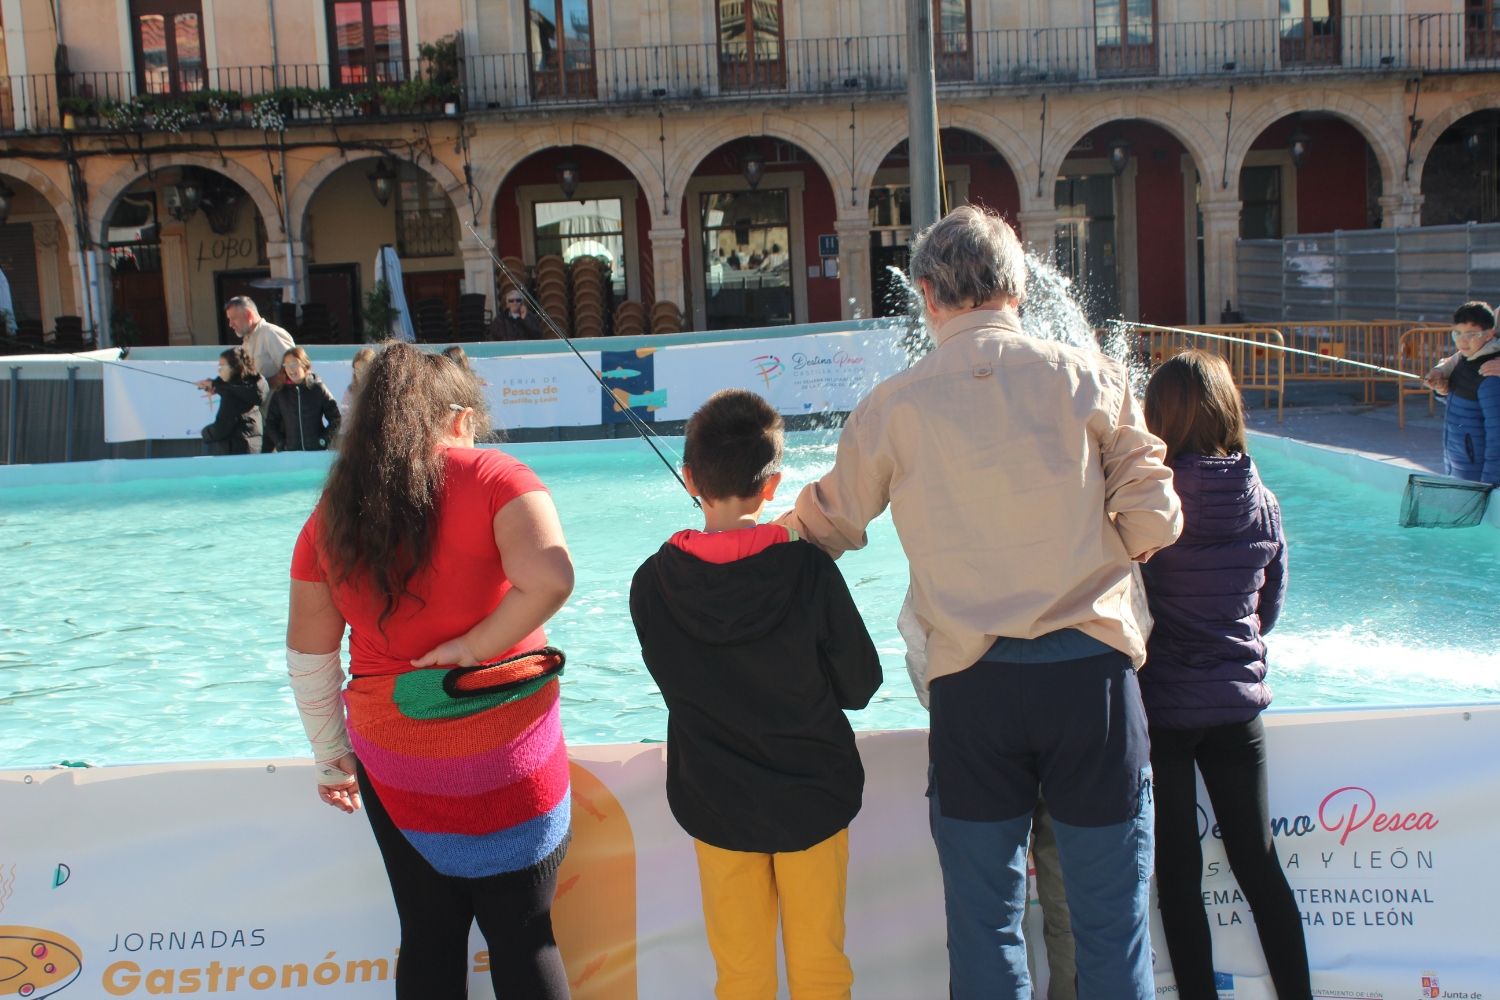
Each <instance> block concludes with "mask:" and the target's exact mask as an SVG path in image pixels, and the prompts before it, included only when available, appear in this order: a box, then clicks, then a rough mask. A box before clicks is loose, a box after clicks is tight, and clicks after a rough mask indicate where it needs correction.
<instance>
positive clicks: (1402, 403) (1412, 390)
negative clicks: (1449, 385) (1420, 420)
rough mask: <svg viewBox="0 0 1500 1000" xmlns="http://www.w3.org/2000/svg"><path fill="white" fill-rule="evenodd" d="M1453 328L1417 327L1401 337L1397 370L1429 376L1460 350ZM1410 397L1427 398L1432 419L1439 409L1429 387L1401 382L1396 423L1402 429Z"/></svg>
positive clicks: (1398, 389) (1411, 382) (1397, 397)
mask: <svg viewBox="0 0 1500 1000" xmlns="http://www.w3.org/2000/svg"><path fill="white" fill-rule="evenodd" d="M1452 329H1453V328H1452V327H1451V326H1415V327H1412V328H1411V329H1409V330H1406V331H1405V332H1404V333H1402V334H1401V340H1400V349H1399V351H1398V361H1399V362H1400V363H1399V364H1397V365H1395V366H1394V367H1397V368H1401V369H1403V370H1405V371H1409V372H1413V373H1415V374H1417V375H1426V374H1427V373H1428V372H1430V371H1432V369H1433V368H1435V367H1437V365H1438V363H1439V362H1440V361H1442V360H1443V359H1444V358H1447V357H1449V356H1450V355H1452V354H1453V353H1454V351H1455V350H1456V348H1455V347H1454V346H1453V338H1452V335H1451V334H1452ZM1407 396H1426V397H1427V414H1428V416H1431V415H1432V414H1433V412H1434V411H1435V409H1436V407H1437V399H1436V397H1435V396H1434V395H1433V393H1432V390H1430V389H1428V388H1427V386H1425V385H1423V384H1422V383H1421V382H1416V381H1411V380H1400V379H1398V380H1397V386H1396V420H1397V423H1399V424H1400V426H1402V427H1405V426H1406V397H1407Z"/></svg>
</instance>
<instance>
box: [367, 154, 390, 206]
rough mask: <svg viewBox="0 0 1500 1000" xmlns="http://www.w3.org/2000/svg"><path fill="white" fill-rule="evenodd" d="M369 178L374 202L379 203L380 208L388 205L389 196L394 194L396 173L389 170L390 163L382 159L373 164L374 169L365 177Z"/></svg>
mask: <svg viewBox="0 0 1500 1000" xmlns="http://www.w3.org/2000/svg"><path fill="white" fill-rule="evenodd" d="M367 176H368V177H369V178H370V190H371V191H372V192H374V194H375V200H376V201H378V202H380V205H381V207H382V208H383V207H385V206H386V205H388V204H390V201H391V195H393V194H395V193H396V171H394V170H392V169H391V165H390V162H389V161H388V160H386V159H385V158H384V157H381V159H380V161H379V162H378V163H376V164H375V169H374V170H373V171H372V172H371V173H369V174H368V175H367Z"/></svg>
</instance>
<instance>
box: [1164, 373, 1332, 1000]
mask: <svg viewBox="0 0 1500 1000" xmlns="http://www.w3.org/2000/svg"><path fill="white" fill-rule="evenodd" d="M1146 424H1147V426H1149V427H1150V428H1151V431H1152V432H1153V433H1155V434H1156V435H1157V436H1158V437H1160V438H1161V439H1162V440H1163V441H1165V442H1166V445H1167V462H1168V464H1169V465H1171V467H1172V472H1173V477H1174V478H1173V486H1174V488H1175V489H1176V490H1177V495H1178V496H1179V497H1181V498H1182V514H1183V521H1184V527H1183V531H1182V537H1181V538H1180V539H1179V540H1178V541H1177V544H1176V545H1173V546H1171V547H1170V548H1166V549H1163V550H1162V551H1160V552H1158V553H1157V554H1156V555H1155V556H1154V557H1152V559H1151V561H1150V562H1148V563H1146V564H1145V565H1144V566H1143V567H1142V572H1143V574H1144V576H1145V581H1146V594H1147V598H1148V600H1149V602H1150V606H1151V615H1152V617H1153V618H1154V619H1155V625H1154V627H1153V629H1152V632H1151V638H1150V640H1149V642H1148V644H1147V647H1146V650H1147V652H1146V666H1145V667H1144V668H1143V669H1142V670H1141V674H1140V681H1141V697H1142V700H1143V701H1144V702H1145V704H1146V717H1147V719H1148V721H1149V723H1150V731H1151V767H1152V769H1153V771H1154V772H1155V778H1156V889H1157V898H1158V901H1159V903H1160V905H1161V920H1162V928H1163V930H1165V932H1166V938H1167V950H1168V952H1169V953H1170V954H1171V958H1172V972H1173V975H1174V976H1175V977H1176V979H1177V990H1178V995H1179V996H1180V997H1182V998H1183V1000H1217V997H1218V995H1219V994H1218V991H1217V989H1216V988H1215V985H1214V964H1213V944H1212V941H1211V939H1210V936H1209V930H1208V914H1207V913H1206V911H1205V909H1204V905H1203V896H1202V874H1203V856H1202V852H1201V850H1200V847H1199V834H1198V831H1199V826H1198V810H1197V806H1198V803H1197V782H1196V780H1195V778H1194V774H1193V766H1194V764H1196V765H1197V767H1198V769H1199V770H1200V771H1202V773H1203V784H1204V787H1205V788H1207V790H1208V797H1209V799H1210V801H1211V802H1212V803H1213V808H1214V815H1215V817H1216V818H1217V820H1218V825H1219V832H1220V835H1221V836H1222V838H1223V841H1224V851H1225V853H1226V854H1227V855H1228V857H1229V865H1230V868H1231V869H1232V870H1233V871H1234V876H1235V879H1236V880H1237V881H1238V882H1239V886H1240V891H1241V892H1243V893H1244V896H1245V900H1246V901H1247V902H1248V903H1249V904H1250V908H1251V910H1253V911H1254V913H1255V927H1256V931H1257V932H1258V933H1259V935H1260V943H1261V949H1262V951H1264V952H1265V956H1266V964H1267V966H1268V967H1269V969H1270V973H1271V981H1272V983H1273V984H1274V985H1275V987H1276V995H1277V997H1278V998H1279V1000H1309V998H1310V997H1311V996H1312V986H1311V983H1310V982H1309V975H1308V967H1307V945H1306V944H1305V942H1304V940H1303V936H1302V918H1301V916H1300V915H1299V914H1298V912H1297V901H1296V898H1295V897H1294V896H1293V895H1292V890H1291V888H1290V887H1289V886H1288V885H1287V881H1286V875H1285V873H1284V872H1283V871H1282V868H1281V863H1280V861H1279V860H1278V859H1277V857H1276V845H1275V843H1274V842H1273V841H1272V838H1271V818H1270V809H1269V805H1268V802H1267V792H1266V744H1265V730H1264V729H1263V728H1262V726H1261V721H1260V713H1261V711H1262V710H1263V709H1264V708H1265V707H1266V706H1267V705H1269V704H1270V703H1271V691H1270V689H1269V688H1268V687H1267V686H1266V644H1265V640H1264V638H1263V636H1264V635H1265V634H1266V633H1267V632H1269V631H1271V628H1272V626H1274V625H1275V624H1276V618H1277V615H1279V614H1280V612H1281V601H1282V598H1283V597H1284V596H1285V595H1286V565H1287V555H1286V539H1285V538H1284V537H1283V536H1282V533H1281V509H1280V507H1279V506H1278V505H1277V503H1276V498H1275V497H1274V496H1273V495H1272V494H1271V491H1270V490H1268V489H1266V488H1265V486H1263V485H1262V484H1261V481H1260V476H1259V475H1257V474H1256V471H1255V463H1253V462H1252V461H1250V456H1249V455H1248V454H1246V447H1245V414H1244V409H1243V407H1242V406H1241V403H1240V393H1239V390H1238V389H1237V388H1236V387H1235V385H1234V381H1233V379H1232V378H1231V376H1230V373H1229V366H1228V365H1227V364H1226V363H1225V362H1224V359H1223V358H1220V357H1218V356H1217V355H1213V354H1207V353H1204V352H1201V351H1188V352H1186V353H1184V354H1180V355H1178V356H1176V357H1174V358H1171V359H1170V360H1168V361H1167V362H1166V363H1165V364H1163V365H1162V366H1161V367H1160V368H1158V369H1157V370H1156V373H1155V374H1154V375H1152V376H1151V382H1150V384H1149V385H1148V386H1147V387H1146Z"/></svg>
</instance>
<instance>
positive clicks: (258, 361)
mask: <svg viewBox="0 0 1500 1000" xmlns="http://www.w3.org/2000/svg"><path fill="white" fill-rule="evenodd" d="M241 346H243V347H244V348H245V350H246V351H249V352H250V356H251V357H253V358H254V359H255V367H256V368H258V369H260V374H261V376H262V377H263V378H265V380H266V381H267V382H269V381H271V379H273V378H275V377H276V376H277V374H278V373H279V372H280V371H281V359H282V357H283V356H284V355H285V354H286V352H287V351H290V350H291V349H292V348H294V347H296V346H297V344H296V342H295V341H293V340H292V335H291V334H290V333H287V332H286V331H285V330H283V329H282V328H281V327H279V326H277V325H276V324H275V323H271V322H268V321H267V320H265V319H264V318H262V319H261V321H260V322H259V323H256V324H255V325H254V326H252V327H251V328H250V329H249V331H248V332H247V333H246V334H245V339H244V340H243V341H242V342H241Z"/></svg>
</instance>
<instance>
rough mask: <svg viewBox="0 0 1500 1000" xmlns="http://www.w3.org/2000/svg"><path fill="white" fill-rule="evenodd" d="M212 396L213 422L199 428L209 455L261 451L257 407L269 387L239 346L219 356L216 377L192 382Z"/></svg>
mask: <svg viewBox="0 0 1500 1000" xmlns="http://www.w3.org/2000/svg"><path fill="white" fill-rule="evenodd" d="M195 384H196V385H197V386H198V388H200V389H202V390H203V391H204V392H205V393H207V394H208V396H209V398H210V399H212V398H213V397H214V396H218V397H219V410H218V412H217V413H216V414H215V415H214V422H213V423H211V424H209V425H208V426H207V427H205V428H203V432H202V434H203V441H204V444H205V446H206V450H207V452H208V454H210V455H259V454H260V451H261V444H262V440H261V427H262V424H261V417H260V408H261V407H262V406H264V405H265V403H266V396H267V395H268V394H269V393H270V389H269V388H268V387H267V386H266V380H265V379H264V378H262V377H261V375H260V372H258V371H256V370H255V358H254V356H253V355H251V353H250V352H249V351H247V350H245V349H244V348H243V347H231V348H230V349H229V350H227V351H224V352H222V353H221V354H220V355H219V376H218V378H214V379H203V380H202V381H200V382H197V383H195Z"/></svg>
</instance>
